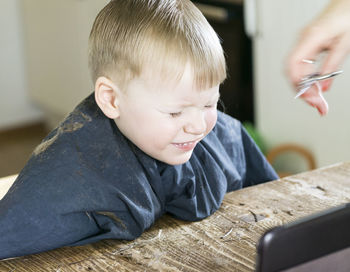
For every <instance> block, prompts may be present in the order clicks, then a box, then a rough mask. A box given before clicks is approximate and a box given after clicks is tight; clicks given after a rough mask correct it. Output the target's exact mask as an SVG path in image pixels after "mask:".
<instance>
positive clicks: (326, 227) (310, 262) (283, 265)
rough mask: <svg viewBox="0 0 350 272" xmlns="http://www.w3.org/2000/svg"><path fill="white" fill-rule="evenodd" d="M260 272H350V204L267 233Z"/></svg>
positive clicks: (260, 255)
mask: <svg viewBox="0 0 350 272" xmlns="http://www.w3.org/2000/svg"><path fill="white" fill-rule="evenodd" d="M256 271H258V272H272V271H287V272H292V271H293V272H294V271H299V272H301V271H307V272H311V271H317V272H321V271H327V272H330V271H332V272H335V271H337V272H340V271H341V272H342V271H344V272H345V271H347V272H348V271H350V203H348V204H346V205H342V206H339V207H336V208H333V209H330V210H326V211H324V212H322V213H318V214H315V215H311V216H308V217H305V218H303V219H301V220H297V221H295V222H292V223H289V224H286V225H282V226H279V227H275V228H273V229H271V230H269V231H267V232H266V233H265V234H264V235H263V236H262V237H261V238H260V241H259V243H258V246H257V266H256Z"/></svg>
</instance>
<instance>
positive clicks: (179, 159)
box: [160, 151, 192, 165]
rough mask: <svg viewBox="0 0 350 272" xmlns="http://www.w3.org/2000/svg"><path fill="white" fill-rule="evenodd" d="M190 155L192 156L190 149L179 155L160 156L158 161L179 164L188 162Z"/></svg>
mask: <svg viewBox="0 0 350 272" xmlns="http://www.w3.org/2000/svg"><path fill="white" fill-rule="evenodd" d="M191 156H192V151H191V152H188V153H185V154H182V155H181V156H174V157H171V158H162V159H160V161H161V162H164V163H166V164H169V165H180V164H184V163H186V162H188V161H189V159H190V158H191Z"/></svg>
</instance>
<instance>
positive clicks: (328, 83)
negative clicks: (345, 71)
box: [320, 79, 333, 92]
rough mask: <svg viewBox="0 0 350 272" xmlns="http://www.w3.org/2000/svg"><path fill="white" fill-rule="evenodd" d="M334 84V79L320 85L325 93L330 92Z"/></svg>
mask: <svg viewBox="0 0 350 272" xmlns="http://www.w3.org/2000/svg"><path fill="white" fill-rule="evenodd" d="M332 83H333V79H327V80H324V81H321V82H320V85H321V88H322V91H323V92H325V91H328V90H329V88H330V87H331V85H332Z"/></svg>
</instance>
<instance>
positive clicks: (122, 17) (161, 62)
mask: <svg viewBox="0 0 350 272" xmlns="http://www.w3.org/2000/svg"><path fill="white" fill-rule="evenodd" d="M187 63H189V64H190V65H191V67H192V69H193V75H194V81H195V82H194V83H195V84H196V86H197V87H198V88H199V89H203V88H210V87H213V86H215V85H217V84H220V83H221V82H222V81H223V80H224V79H225V78H226V64H225V58H224V54H223V50H222V47H221V44H220V40H219V38H218V36H217V34H216V33H215V31H214V30H213V29H212V27H211V26H210V25H209V23H208V22H207V20H206V19H205V18H204V16H203V15H202V13H201V12H200V11H199V10H198V9H197V8H196V7H195V5H194V4H193V3H191V2H190V1H189V0H112V1H110V3H109V4H107V6H105V7H104V8H103V9H102V10H101V11H100V13H99V14H98V15H97V17H96V19H95V22H94V24H93V27H92V30H91V33H90V39H89V67H90V71H91V75H92V79H93V81H96V79H97V78H98V77H100V76H107V77H109V78H112V79H115V80H116V81H117V82H118V83H119V84H121V85H123V84H125V83H127V82H128V80H130V79H132V78H133V77H135V76H139V75H140V74H141V73H142V72H143V71H144V69H152V70H154V72H155V73H157V74H159V76H161V77H162V78H168V79H169V78H171V77H173V78H181V75H182V74H183V72H184V69H185V66H186V64H187Z"/></svg>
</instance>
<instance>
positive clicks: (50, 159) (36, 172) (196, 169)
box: [0, 95, 278, 259]
mask: <svg viewBox="0 0 350 272" xmlns="http://www.w3.org/2000/svg"><path fill="white" fill-rule="evenodd" d="M276 178H278V177H277V175H276V173H275V171H274V170H273V169H272V167H271V166H270V165H269V163H268V162H267V161H266V159H265V157H264V156H263V155H262V154H261V152H260V151H259V149H258V148H257V146H256V145H255V143H254V142H253V141H252V139H251V138H250V137H249V136H248V135H247V133H246V131H245V130H244V128H243V127H242V125H241V123H240V122H238V121H237V120H235V119H233V118H231V117H229V116H228V115H225V114H223V113H221V112H219V113H218V121H217V124H216V126H215V127H214V129H213V130H212V131H211V132H210V133H209V134H208V135H207V136H206V137H205V138H204V139H203V140H202V141H201V142H200V143H199V144H197V146H196V147H195V149H194V151H193V154H192V156H191V158H190V160H189V161H188V162H186V163H185V164H182V165H177V166H171V165H167V164H165V163H162V162H160V161H157V160H155V159H153V158H151V157H149V156H148V155H146V154H145V153H144V152H142V151H141V150H140V149H138V148H137V147H136V146H135V145H133V144H132V143H131V142H130V141H129V140H128V139H126V138H125V137H124V136H123V135H122V134H121V133H120V131H119V130H118V128H117V126H116V125H115V123H114V121H113V120H110V119H108V118H107V117H105V116H104V115H103V113H102V112H101V110H100V109H99V108H98V106H97V105H96V103H95V100H94V97H93V95H90V96H89V97H88V98H86V99H85V100H84V101H83V102H82V103H81V104H80V105H78V107H77V108H76V109H75V110H74V111H73V112H72V113H71V114H70V115H69V116H68V117H67V118H66V119H65V120H64V121H63V122H62V123H61V124H60V125H59V126H58V127H57V128H56V129H55V130H53V131H52V132H51V133H50V134H49V135H48V136H47V137H46V138H45V139H44V141H43V142H42V143H41V144H40V145H39V146H38V147H37V148H36V149H35V150H34V152H33V154H32V156H31V158H30V159H29V161H28V163H27V165H26V166H25V167H24V169H23V170H22V171H21V173H20V174H19V176H18V178H17V179H16V181H15V183H14V184H13V185H12V187H11V188H10V190H9V192H8V193H7V194H6V195H5V197H4V198H3V199H2V200H1V201H0V259H3V258H9V257H15V256H22V255H27V254H32V253H37V252H42V251H46V250H50V249H54V248H58V247H62V246H73V245H82V244H86V243H91V242H95V241H98V240H101V239H109V238H113V239H126V240H132V239H135V238H137V237H138V236H140V235H141V234H142V232H143V231H145V230H146V229H147V228H149V227H150V226H151V225H152V224H153V223H154V221H155V220H157V219H158V218H159V217H160V216H162V215H163V214H164V213H170V214H172V215H173V216H174V217H176V218H179V219H182V220H188V221H196V220H201V219H203V218H205V217H207V216H209V215H211V214H212V213H214V212H215V211H216V210H217V209H218V208H219V207H220V205H221V203H222V200H223V197H224V195H225V193H226V192H228V191H233V190H237V189H240V188H242V187H246V186H250V185H254V184H258V183H262V182H265V181H269V180H273V179H276Z"/></svg>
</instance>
